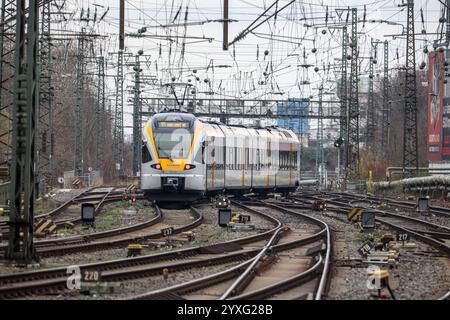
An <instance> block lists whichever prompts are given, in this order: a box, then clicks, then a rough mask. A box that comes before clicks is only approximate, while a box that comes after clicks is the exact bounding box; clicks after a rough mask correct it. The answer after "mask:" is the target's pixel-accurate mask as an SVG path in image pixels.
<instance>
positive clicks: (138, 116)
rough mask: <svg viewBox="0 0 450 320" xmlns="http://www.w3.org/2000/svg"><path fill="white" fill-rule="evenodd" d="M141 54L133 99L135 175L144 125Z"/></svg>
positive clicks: (139, 163)
mask: <svg viewBox="0 0 450 320" xmlns="http://www.w3.org/2000/svg"><path fill="white" fill-rule="evenodd" d="M139 55H140V54H137V55H136V62H135V65H134V100H133V175H134V176H137V174H138V172H139V171H140V165H141V143H142V137H141V126H142V104H141V85H140V82H141V79H140V74H141V64H140V61H139Z"/></svg>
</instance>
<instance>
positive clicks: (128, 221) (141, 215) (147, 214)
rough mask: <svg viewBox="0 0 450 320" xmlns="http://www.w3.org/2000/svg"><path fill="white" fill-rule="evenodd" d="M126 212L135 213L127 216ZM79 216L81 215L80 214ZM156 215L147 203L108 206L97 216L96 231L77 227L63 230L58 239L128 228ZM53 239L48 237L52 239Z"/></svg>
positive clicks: (117, 203)
mask: <svg viewBox="0 0 450 320" xmlns="http://www.w3.org/2000/svg"><path fill="white" fill-rule="evenodd" d="M124 210H127V211H131V212H134V214H130V215H127V214H126V212H124ZM78 214H79V213H78ZM154 215H155V210H154V208H153V207H151V205H150V203H149V202H147V201H137V202H136V204H129V203H128V202H126V201H121V202H114V203H110V204H106V205H105V206H104V207H103V208H102V210H101V211H100V212H99V214H98V215H97V216H96V221H95V229H93V228H90V227H84V226H82V225H77V226H75V227H74V228H73V229H67V230H61V231H60V232H58V234H57V236H58V237H67V236H73V235H85V234H91V233H94V232H100V231H106V230H111V229H116V228H122V227H128V226H131V225H133V224H138V223H141V222H145V221H148V220H150V219H152V218H153V217H154ZM50 238H51V237H47V239H50Z"/></svg>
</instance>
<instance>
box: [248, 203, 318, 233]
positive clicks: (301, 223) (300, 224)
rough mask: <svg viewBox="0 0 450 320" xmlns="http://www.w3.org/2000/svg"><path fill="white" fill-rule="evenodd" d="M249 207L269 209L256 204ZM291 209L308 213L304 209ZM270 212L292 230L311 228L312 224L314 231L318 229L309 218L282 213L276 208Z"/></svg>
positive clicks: (261, 209)
mask: <svg viewBox="0 0 450 320" xmlns="http://www.w3.org/2000/svg"><path fill="white" fill-rule="evenodd" d="M281 206H282V205H281ZM251 208H253V209H255V210H260V211H267V210H271V209H268V208H264V207H257V206H256V207H251ZM292 210H293V211H297V212H300V213H308V211H305V210H299V209H292ZM270 214H271V215H272V216H274V217H275V218H277V219H278V220H280V221H281V222H282V223H284V225H285V226H287V227H289V228H291V229H293V230H294V229H311V227H312V226H313V227H314V228H315V230H316V231H319V230H320V227H319V226H316V225H314V224H313V223H312V222H310V221H309V220H306V219H303V218H302V217H300V216H294V215H290V214H286V213H282V212H280V211H277V210H272V211H270Z"/></svg>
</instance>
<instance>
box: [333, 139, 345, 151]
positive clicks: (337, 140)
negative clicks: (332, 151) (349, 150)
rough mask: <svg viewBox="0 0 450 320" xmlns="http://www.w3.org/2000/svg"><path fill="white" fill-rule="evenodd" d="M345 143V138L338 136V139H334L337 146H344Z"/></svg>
mask: <svg viewBox="0 0 450 320" xmlns="http://www.w3.org/2000/svg"><path fill="white" fill-rule="evenodd" d="M343 144H344V139H343V138H341V137H339V138H337V139H336V141H334V146H335V147H336V148H340V147H342V145H343Z"/></svg>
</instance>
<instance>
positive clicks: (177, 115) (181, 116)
mask: <svg viewBox="0 0 450 320" xmlns="http://www.w3.org/2000/svg"><path fill="white" fill-rule="evenodd" d="M153 118H158V119H164V120H165V121H167V120H169V121H174V120H175V121H186V120H189V121H192V120H198V121H200V122H202V123H204V124H207V125H210V126H211V127H212V128H214V129H221V130H219V131H223V132H224V133H225V134H239V135H250V136H254V135H258V136H262V137H274V136H275V137H277V138H279V139H281V140H296V141H298V138H297V136H296V134H295V133H294V132H293V131H291V130H289V129H285V128H281V127H277V126H265V127H262V126H244V125H230V124H224V123H221V122H216V121H207V120H204V119H200V118H198V117H196V116H195V115H193V114H191V113H182V112H167V113H158V114H155V115H154V116H153V117H152V118H151V119H153ZM215 126H217V128H216V127H215ZM222 134H223V133H222ZM222 134H220V135H222Z"/></svg>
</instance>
